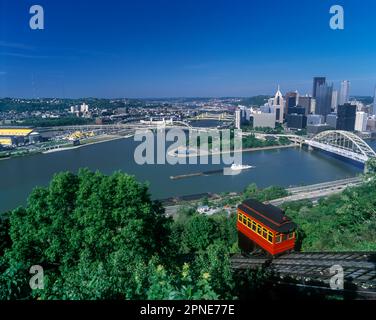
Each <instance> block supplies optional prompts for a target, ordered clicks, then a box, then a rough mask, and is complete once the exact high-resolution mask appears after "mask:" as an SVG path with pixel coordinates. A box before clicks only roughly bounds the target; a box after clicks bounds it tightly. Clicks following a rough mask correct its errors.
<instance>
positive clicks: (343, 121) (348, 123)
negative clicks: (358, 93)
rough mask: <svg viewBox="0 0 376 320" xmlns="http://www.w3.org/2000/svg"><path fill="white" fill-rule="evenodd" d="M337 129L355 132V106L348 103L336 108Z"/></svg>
mask: <svg viewBox="0 0 376 320" xmlns="http://www.w3.org/2000/svg"><path fill="white" fill-rule="evenodd" d="M337 117H338V120H337V129H338V130H344V131H354V130H355V119H356V106H355V105H352V104H350V103H345V104H344V105H339V106H338V112H337Z"/></svg>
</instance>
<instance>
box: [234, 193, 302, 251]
mask: <svg viewBox="0 0 376 320" xmlns="http://www.w3.org/2000/svg"><path fill="white" fill-rule="evenodd" d="M237 220H238V221H237V229H238V237H239V247H240V248H241V250H242V251H243V252H250V251H252V250H253V249H254V247H255V244H256V245H257V246H259V247H261V248H262V249H264V250H265V251H267V252H268V253H269V254H270V255H271V256H275V255H280V254H281V253H284V252H287V251H292V250H293V249H294V246H295V238H296V235H295V230H296V228H297V225H296V224H295V223H294V222H292V220H291V219H290V218H289V217H287V216H286V215H285V213H284V211H283V210H281V209H280V208H277V207H275V206H272V205H270V204H264V203H262V202H259V201H256V200H253V199H248V200H246V201H244V202H243V203H242V204H241V205H239V206H238V219H237Z"/></svg>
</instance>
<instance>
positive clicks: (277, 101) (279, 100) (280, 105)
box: [272, 86, 285, 123]
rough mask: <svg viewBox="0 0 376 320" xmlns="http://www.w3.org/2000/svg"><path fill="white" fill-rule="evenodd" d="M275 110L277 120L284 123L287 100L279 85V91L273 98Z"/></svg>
mask: <svg viewBox="0 0 376 320" xmlns="http://www.w3.org/2000/svg"><path fill="white" fill-rule="evenodd" d="M272 108H273V112H274V113H275V114H276V121H277V122H279V123H283V120H284V113H285V100H284V99H283V95H282V92H281V90H280V88H279V86H278V90H277V93H276V94H275V96H274V100H273V107H272Z"/></svg>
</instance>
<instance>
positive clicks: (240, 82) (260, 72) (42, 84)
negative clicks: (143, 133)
mask: <svg viewBox="0 0 376 320" xmlns="http://www.w3.org/2000/svg"><path fill="white" fill-rule="evenodd" d="M33 4H40V5H42V6H43V7H44V10H45V30H36V31H35V30H31V29H30V28H29V19H30V16H31V15H30V14H29V8H30V7H31V5H33ZM335 4H339V5H343V7H344V10H345V30H342V31H339V30H337V31H334V30H332V29H330V28H329V19H330V14H329V8H330V7H331V6H332V5H335ZM375 16H376V1H374V0H362V1H354V0H304V1H301V0H300V1H297V0H291V1H287V0H285V1H282V0H247V1H240V0H233V1H230V0H227V1H225V0H215V1H211V0H200V1H199V0H189V1H188V0H179V1H178V0H169V1H167V0H148V1H147V0H137V1H136V0H134V1H128V0H123V1H120V0H119V1H115V0H106V1H93V0H64V1H53V0H52V1H51V0H38V1H37V0H32V1H23V0H18V1H14V0H0V19H1V20H0V26H1V27H0V28H1V30H0V97H4V96H12V97H89V96H91V97H178V96H179V97H182V96H185V97H191V96H196V97H197V96H200V97H203V96H252V95H257V94H272V93H274V92H275V90H276V87H277V84H280V85H281V89H282V91H283V92H286V91H288V90H296V89H297V90H299V91H300V92H301V93H303V94H304V93H311V90H312V78H313V77H314V76H327V78H328V79H329V80H331V81H333V82H334V83H335V85H337V86H338V83H339V81H341V80H345V79H346V80H350V81H351V83H352V87H351V94H354V95H372V94H373V91H374V86H375V84H376V41H375V34H376V24H375V22H374V17H375Z"/></svg>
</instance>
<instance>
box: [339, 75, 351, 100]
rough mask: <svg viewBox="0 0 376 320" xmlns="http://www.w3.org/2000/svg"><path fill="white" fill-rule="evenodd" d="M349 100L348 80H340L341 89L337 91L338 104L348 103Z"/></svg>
mask: <svg viewBox="0 0 376 320" xmlns="http://www.w3.org/2000/svg"><path fill="white" fill-rule="evenodd" d="M349 100H350V81H347V80H345V81H342V82H341V89H340V91H339V99H338V104H340V105H343V104H345V103H348V102H349Z"/></svg>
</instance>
